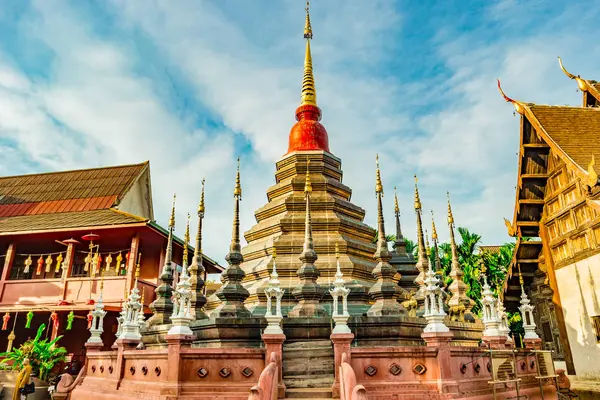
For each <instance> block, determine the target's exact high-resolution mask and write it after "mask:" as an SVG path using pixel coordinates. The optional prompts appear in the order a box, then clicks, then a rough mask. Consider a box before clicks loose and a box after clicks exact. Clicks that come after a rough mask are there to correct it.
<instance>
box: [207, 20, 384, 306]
mask: <svg viewBox="0 0 600 400" xmlns="http://www.w3.org/2000/svg"><path fill="white" fill-rule="evenodd" d="M304 37H305V39H304V41H305V42H306V43H305V44H306V47H305V57H304V78H303V81H302V89H301V102H300V106H299V107H298V109H297V110H296V117H297V120H298V121H297V122H296V124H295V125H294V126H293V128H292V130H291V132H290V135H289V148H288V153H286V155H284V156H283V157H282V158H281V159H280V160H279V161H277V163H276V172H275V184H274V185H273V186H271V187H270V188H269V189H268V190H267V200H268V201H267V204H265V205H264V206H263V207H261V208H259V209H258V210H256V211H255V218H256V224H255V225H254V226H253V227H251V228H250V229H249V230H248V231H246V232H245V233H244V238H245V239H246V242H247V244H246V245H245V246H243V247H242V248H241V256H243V261H242V262H241V264H240V267H241V269H242V270H243V272H244V277H243V279H242V281H241V284H242V285H243V286H244V288H245V289H246V290H247V291H248V295H247V298H246V297H244V299H245V301H244V305H245V307H246V308H247V309H248V310H250V312H251V313H252V315H253V316H263V315H265V313H266V303H267V297H266V294H265V289H267V288H268V282H269V279H270V270H269V266H271V265H272V264H273V260H272V256H271V254H273V251H272V250H273V249H274V248H275V249H276V253H277V272H278V274H279V280H280V281H281V287H282V289H284V290H285V295H284V297H283V299H282V313H283V315H284V316H286V315H288V313H289V312H290V311H291V309H292V308H293V307H294V306H295V305H296V303H297V302H296V299H295V297H294V296H293V294H292V290H293V289H294V288H295V287H297V286H299V285H300V284H301V278H299V276H298V275H297V271H298V270H299V268H300V267H301V265H302V264H303V262H302V261H301V260H299V256H300V255H301V254H302V253H303V252H304V242H305V227H306V225H305V219H306V218H305V217H306V207H307V202H306V196H305V193H304V186H305V180H306V174H307V172H308V176H309V179H310V182H311V185H312V192H311V195H310V204H309V208H310V214H311V220H312V221H311V223H312V241H313V243H314V249H313V251H314V253H315V254H317V255H318V257H317V258H316V260H314V262H313V263H314V267H315V268H316V270H318V277H316V283H317V284H318V285H320V286H322V289H323V290H322V292H323V295H324V297H323V298H321V300H320V302H321V303H322V304H323V305H324V306H325V307H324V309H325V310H326V311H327V313H328V315H331V307H330V306H329V304H331V302H332V298H331V295H330V293H329V292H328V290H327V289H326V287H325V286H327V283H331V282H333V281H334V279H335V272H336V259H335V245H336V244H337V245H338V247H339V250H340V258H339V261H340V265H341V268H342V269H343V271H344V277H345V279H346V287H347V288H348V289H350V294H349V296H348V312H349V313H350V314H351V315H362V314H363V313H366V312H367V310H368V309H369V307H370V301H371V299H370V296H369V290H370V288H371V286H372V285H373V284H374V283H375V280H376V279H375V277H374V276H373V275H372V271H373V269H374V268H375V266H376V264H377V262H376V260H374V259H373V254H374V253H375V251H376V246H375V244H374V243H373V238H374V237H375V229H373V228H371V227H369V226H367V225H366V224H364V222H363V220H364V217H365V210H364V209H362V208H361V207H358V206H356V205H355V204H353V203H352V202H351V197H352V190H351V189H350V188H349V187H348V186H346V185H344V184H343V183H342V176H343V173H342V169H341V165H342V163H341V160H340V159H339V158H337V157H336V156H335V155H333V154H332V153H331V152H330V149H329V140H328V136H327V131H326V130H325V128H324V127H323V125H321V123H320V122H319V120H320V119H321V115H322V113H321V110H320V109H319V107H318V106H317V92H316V85H315V78H314V75H313V69H312V61H313V59H312V54H311V47H310V46H311V39H312V26H311V23H310V16H309V15H308V13H307V19H306V23H305V26H304ZM282 150H283V149H282ZM309 163H310V166H309ZM249 190H252V189H249ZM307 254H308V253H307ZM310 255H312V254H309V256H310ZM304 286H305V288H308V287H306V282H304ZM316 287H317V286H315V288H316ZM306 293H307V291H306V290H305V294H306ZM217 307H219V300H218V299H217V296H214V295H213V296H210V297H209V299H208V302H207V304H206V306H205V309H206V311H207V312H210V311H211V310H214V309H215V308H217Z"/></svg>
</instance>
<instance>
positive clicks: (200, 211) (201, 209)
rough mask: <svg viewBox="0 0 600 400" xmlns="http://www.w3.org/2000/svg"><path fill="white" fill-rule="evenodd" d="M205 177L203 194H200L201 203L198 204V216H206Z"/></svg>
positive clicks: (203, 179)
mask: <svg viewBox="0 0 600 400" xmlns="http://www.w3.org/2000/svg"><path fill="white" fill-rule="evenodd" d="M205 181H206V179H205V178H202V194H201V195H200V204H198V217H200V218H202V217H203V216H204V211H205V209H204V182H205Z"/></svg>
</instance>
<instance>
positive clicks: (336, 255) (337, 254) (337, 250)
mask: <svg viewBox="0 0 600 400" xmlns="http://www.w3.org/2000/svg"><path fill="white" fill-rule="evenodd" d="M335 259H336V260H339V259H340V246H339V245H338V244H337V243H336V244H335Z"/></svg>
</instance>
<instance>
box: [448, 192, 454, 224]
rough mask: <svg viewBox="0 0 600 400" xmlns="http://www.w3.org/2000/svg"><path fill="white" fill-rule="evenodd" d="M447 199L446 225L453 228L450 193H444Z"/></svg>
mask: <svg viewBox="0 0 600 400" xmlns="http://www.w3.org/2000/svg"><path fill="white" fill-rule="evenodd" d="M446 197H447V198H448V225H450V226H454V216H453V215H452V207H451V206H450V192H446Z"/></svg>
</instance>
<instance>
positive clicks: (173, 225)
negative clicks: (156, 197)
mask: <svg viewBox="0 0 600 400" xmlns="http://www.w3.org/2000/svg"><path fill="white" fill-rule="evenodd" d="M176 199H177V193H174V194H173V206H172V207H171V217H170V218H169V228H170V229H173V228H174V227H175V200H176Z"/></svg>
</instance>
